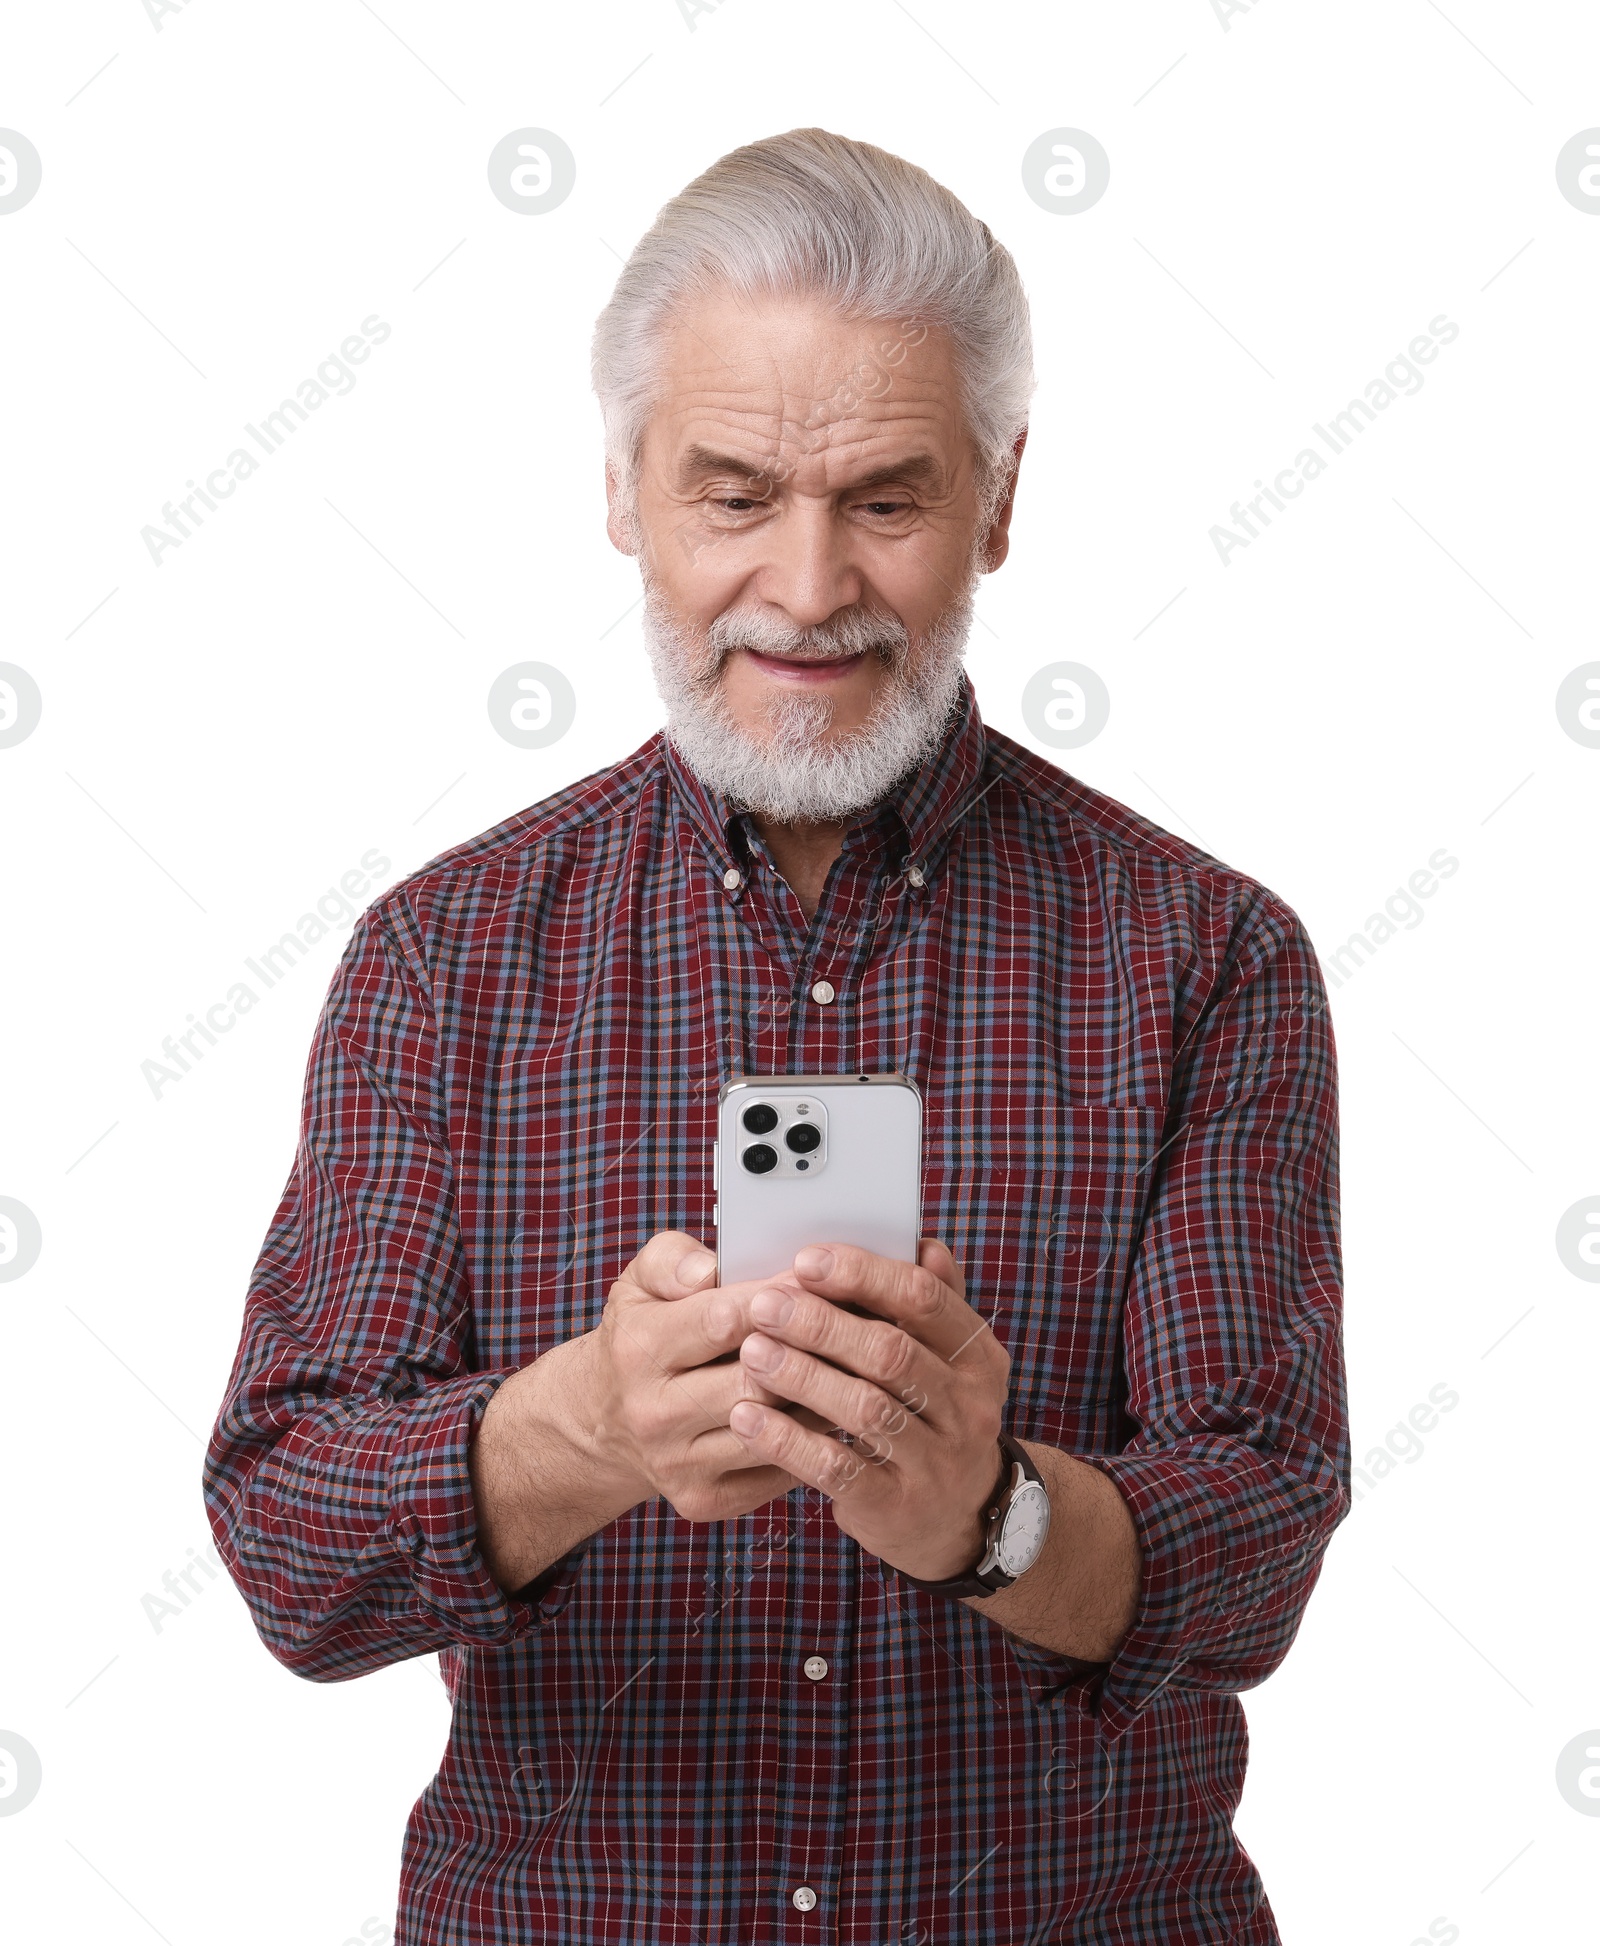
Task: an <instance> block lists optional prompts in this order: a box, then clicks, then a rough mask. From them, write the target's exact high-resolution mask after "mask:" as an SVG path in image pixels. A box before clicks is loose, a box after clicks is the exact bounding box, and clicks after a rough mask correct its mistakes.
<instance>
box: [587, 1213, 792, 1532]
mask: <svg viewBox="0 0 1600 1946" xmlns="http://www.w3.org/2000/svg"><path fill="white" fill-rule="evenodd" d="M716 1269H717V1264H716V1258H715V1257H713V1256H712V1254H711V1252H710V1251H709V1250H707V1249H706V1248H705V1246H704V1245H703V1244H701V1243H697V1242H696V1241H695V1239H694V1238H693V1237H691V1236H688V1235H686V1234H685V1233H684V1232H683V1231H682V1230H663V1231H661V1232H660V1233H659V1234H657V1235H656V1236H653V1237H652V1238H651V1239H650V1241H649V1242H648V1243H647V1244H646V1245H645V1246H644V1248H643V1249H642V1250H641V1251H640V1252H639V1254H638V1256H637V1257H635V1258H634V1260H633V1262H632V1263H630V1264H629V1265H628V1267H627V1269H626V1270H624V1271H623V1273H622V1275H621V1276H620V1277H619V1278H618V1279H617V1281H616V1282H615V1283H614V1284H613V1285H612V1287H611V1293H610V1296H609V1297H608V1298H607V1300H606V1308H605V1312H604V1315H603V1316H602V1317H601V1320H600V1323H599V1324H598V1326H597V1327H596V1328H595V1329H594V1330H593V1331H592V1332H590V1333H589V1334H588V1337H587V1338H586V1339H585V1340H584V1341H582V1342H584V1343H585V1345H586V1346H587V1348H588V1354H589V1356H588V1370H589V1377H590V1390H589V1394H588V1410H589V1414H590V1420H591V1431H592V1439H593V1443H594V1447H595V1450H596V1453H597V1456H598V1457H599V1458H600V1460H601V1463H602V1465H603V1466H604V1467H605V1468H606V1470H607V1471H608V1472H611V1473H613V1474H614V1475H615V1476H616V1477H617V1478H618V1480H619V1481H620V1482H621V1483H623V1484H624V1485H626V1486H627V1487H629V1488H630V1489H631V1490H632V1491H633V1493H634V1499H633V1501H632V1502H630V1504H637V1502H638V1501H640V1500H648V1499H650V1498H652V1497H653V1496H655V1495H657V1494H659V1495H660V1496H661V1498H662V1499H664V1500H667V1501H669V1502H670V1503H671V1504H672V1506H673V1507H674V1508H675V1509H676V1511H677V1512H678V1513H680V1514H681V1515H682V1516H683V1517H684V1519H685V1520H734V1519H736V1518H737V1517H738V1516H739V1515H740V1514H747V1513H749V1512H750V1511H751V1510H752V1509H753V1508H756V1507H760V1506H764V1505H765V1504H766V1502H767V1501H769V1500H772V1499H775V1498H776V1497H777V1496H778V1495H780V1494H784V1493H788V1492H790V1491H791V1490H792V1489H793V1488H795V1487H797V1486H799V1485H800V1484H801V1482H800V1481H799V1480H797V1479H795V1478H794V1477H793V1476H792V1475H791V1474H789V1473H786V1472H784V1471H783V1470H782V1468H781V1467H778V1466H775V1465H769V1464H767V1463H765V1462H764V1461H763V1460H761V1459H759V1458H755V1457H752V1455H751V1453H750V1450H749V1447H748V1445H747V1443H746V1442H745V1441H744V1440H742V1439H740V1438H739V1437H738V1436H737V1435H736V1434H735V1433H733V1432H731V1431H730V1430H729V1428H728V1415H729V1413H730V1412H731V1411H732V1409H733V1407H734V1405H735V1404H736V1402H737V1401H738V1400H740V1399H743V1398H749V1397H751V1395H752V1394H751V1386H750V1381H749V1378H748V1375H747V1374H746V1373H745V1372H744V1371H743V1370H742V1369H741V1367H740V1365H739V1363H738V1360H737V1358H736V1357H735V1356H734V1354H735V1353H737V1351H738V1348H739V1345H740V1342H741V1341H742V1340H743V1339H744V1338H745V1336H746V1334H747V1333H748V1332H749V1331H750V1330H751V1328H752V1324H753V1319H752V1317H751V1314H750V1305H751V1301H752V1299H753V1298H754V1296H755V1293H756V1292H757V1291H758V1290H767V1289H770V1288H782V1289H784V1290H788V1291H795V1292H798V1290H799V1288H800V1286H799V1284H798V1282H797V1280H796V1279H795V1278H794V1277H793V1276H792V1275H791V1274H788V1273H785V1274H783V1275H782V1276H780V1277H778V1278H776V1279H774V1278H761V1279H756V1280H754V1281H751V1282H748V1283H743V1284H728V1285H723V1286H717V1285H714V1284H713V1282H712V1279H713V1278H714V1277H715V1276H716ZM755 1396H757V1397H759V1398H761V1399H763V1400H770V1401H772V1402H773V1403H774V1404H778V1405H781V1403H782V1401H781V1400H780V1399H778V1398H776V1397H775V1395H774V1394H772V1393H770V1392H767V1391H765V1390H762V1391H760V1392H758V1393H757V1394H756V1395H755Z"/></svg>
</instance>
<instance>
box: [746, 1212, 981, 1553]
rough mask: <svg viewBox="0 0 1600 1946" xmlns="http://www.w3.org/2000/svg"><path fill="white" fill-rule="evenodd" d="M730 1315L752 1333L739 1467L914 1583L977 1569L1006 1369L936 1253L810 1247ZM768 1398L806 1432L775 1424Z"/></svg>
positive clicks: (785, 1420)
mask: <svg viewBox="0 0 1600 1946" xmlns="http://www.w3.org/2000/svg"><path fill="white" fill-rule="evenodd" d="M844 1304H858V1305H861V1306H863V1307H864V1308H865V1309H867V1310H868V1311H871V1312H872V1313H874V1314H875V1315H874V1316H873V1317H871V1318H863V1317H857V1316H855V1315H853V1314H852V1313H851V1312H849V1311H847V1310H844V1309H842V1308H841V1306H842V1305H844ZM740 1308H741V1309H743V1310H747V1311H748V1315H749V1317H750V1319H751V1321H752V1323H753V1324H754V1326H755V1327H756V1328H755V1330H754V1331H753V1333H752V1335H750V1336H749V1337H747V1338H746V1339H745V1340H744V1344H743V1347H742V1349H741V1352H740V1362H741V1364H742V1366H743V1368H744V1372H745V1375H746V1379H747V1390H746V1394H745V1398H744V1400H743V1401H741V1403H739V1404H737V1405H735V1406H733V1407H732V1409H731V1411H730V1414H729V1425H730V1430H731V1435H732V1436H733V1437H734V1438H735V1439H737V1440H739V1441H740V1442H742V1444H743V1445H744V1447H745V1449H746V1453H747V1455H748V1463H749V1464H752V1465H757V1464H760V1465H764V1466H766V1467H769V1468H773V1469H776V1470H778V1471H780V1472H781V1473H783V1474H785V1475H788V1476H791V1477H792V1478H794V1479H796V1480H803V1481H805V1482H806V1483H807V1484H808V1485H810V1486H814V1487H817V1488H819V1489H820V1490H821V1491H822V1492H823V1493H825V1494H827V1495H828V1496H829V1498H830V1499H831V1500H832V1502H833V1516H834V1519H835V1520H836V1521H837V1522H838V1524H839V1526H840V1528H841V1529H842V1530H843V1531H844V1532H845V1533H846V1534H848V1535H850V1536H851V1538H852V1539H853V1540H856V1541H858V1542H859V1543H860V1544H861V1546H862V1547H864V1548H866V1549H867V1551H868V1552H869V1553H872V1554H876V1555H877V1556H878V1557H879V1558H880V1559H881V1560H884V1561H887V1562H888V1563H889V1565H890V1566H891V1567H895V1568H899V1569H901V1570H903V1571H904V1572H905V1573H906V1574H910V1575H914V1576H916V1577H917V1578H918V1579H919V1580H944V1579H946V1578H948V1577H950V1576H953V1575H959V1574H964V1573H966V1571H967V1570H968V1569H969V1568H972V1567H975V1566H976V1565H977V1562H978V1558H979V1556H980V1554H981V1553H982V1549H983V1541H984V1534H983V1522H982V1516H983V1513H984V1511H985V1509H986V1508H987V1507H988V1506H989V1505H990V1504H991V1503H992V1501H993V1498H994V1494H995V1488H996V1485H997V1483H998V1482H999V1480H1000V1476H1001V1472H1002V1456H1001V1452H1000V1446H999V1434H1000V1429H1001V1423H1002V1416H1003V1413H1004V1409H1005V1401H1006V1389H1007V1383H1008V1379H1009V1376H1010V1371H1011V1358H1010V1354H1009V1353H1008V1352H1007V1351H1006V1349H1005V1347H1004V1346H1003V1345H1002V1344H1001V1343H1000V1341H999V1340H998V1339H997V1338H996V1337H995V1335H994V1333H993V1332H992V1331H991V1330H990V1329H989V1327H988V1325H987V1324H986V1323H985V1322H984V1320H983V1319H982V1318H981V1317H979V1315H978V1313H977V1312H976V1311H974V1310H973V1309H972V1307H971V1305H969V1304H968V1303H967V1301H966V1296H965V1287H964V1284H963V1281H962V1277H961V1273H960V1271H959V1269H958V1268H957V1267H956V1262H955V1259H954V1258H953V1257H952V1256H951V1254H950V1252H949V1251H948V1250H947V1249H946V1248H945V1247H944V1245H943V1244H942V1243H936V1242H934V1241H933V1240H932V1239H931V1238H924V1239H923V1242H922V1245H921V1252H920V1262H918V1263H916V1264H903V1263H896V1262H894V1261H893V1260H892V1259H890V1258H887V1257H879V1256H875V1255H873V1254H872V1252H871V1251H867V1250H858V1249H853V1248H850V1247H848V1246H846V1245H843V1244H829V1245H825V1246H823V1245H813V1246H810V1247H808V1248H807V1249H804V1250H802V1251H801V1252H800V1253H799V1255H798V1256H797V1257H796V1258H795V1260H794V1272H793V1275H792V1277H789V1278H784V1279H776V1278H774V1279H768V1280H764V1281H763V1282H762V1283H761V1284H760V1285H759V1286H758V1287H757V1288H756V1290H755V1292H754V1294H753V1296H752V1297H751V1298H750V1299H749V1300H748V1301H747V1302H746V1303H744V1304H741V1307H740ZM771 1393H775V1394H777V1395H778V1397H779V1399H782V1400H792V1401H794V1402H795V1403H796V1404H797V1405H800V1406H803V1407H806V1408H808V1409H809V1413H810V1414H814V1415H817V1417H816V1419H814V1420H812V1419H809V1418H808V1421H806V1422H801V1421H799V1420H797V1419H796V1418H794V1417H792V1416H791V1415H790V1414H788V1413H786V1412H784V1411H781V1410H777V1409H775V1408H774V1406H773V1405H771V1404H769V1403H766V1402H765V1397H764V1395H766V1394H771ZM819 1423H820V1424H823V1425H828V1426H833V1427H837V1428H840V1429H841V1430H843V1431H844V1432H846V1433H848V1434H850V1435H851V1440H852V1443H851V1444H850V1445H844V1444H842V1443H841V1442H840V1441H839V1440H838V1439H837V1438H836V1437H832V1436H830V1435H829V1434H828V1433H826V1432H823V1431H819V1430H816V1429H815V1428H816V1426H817V1425H818V1424H819Z"/></svg>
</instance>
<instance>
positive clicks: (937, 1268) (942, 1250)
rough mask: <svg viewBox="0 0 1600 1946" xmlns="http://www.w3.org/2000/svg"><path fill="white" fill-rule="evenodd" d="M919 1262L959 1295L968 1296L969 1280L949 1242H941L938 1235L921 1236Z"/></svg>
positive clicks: (918, 1253) (918, 1242)
mask: <svg viewBox="0 0 1600 1946" xmlns="http://www.w3.org/2000/svg"><path fill="white" fill-rule="evenodd" d="M917 1262H918V1263H919V1264H921V1266H922V1268H923V1269H924V1270H931V1271H932V1272H933V1274H934V1276H935V1277H937V1278H938V1280H939V1282H940V1283H941V1284H948V1285H949V1286H950V1288H951V1290H953V1291H954V1292H955V1294H956V1296H957V1297H965V1296H966V1294H967V1280H966V1278H965V1277H963V1276H962V1274H961V1266H960V1264H958V1263H957V1262H956V1260H955V1256H954V1253H953V1252H952V1251H951V1249H950V1247H949V1245H948V1244H944V1243H941V1242H940V1241H939V1239H938V1238H937V1237H919V1238H918V1239H917Z"/></svg>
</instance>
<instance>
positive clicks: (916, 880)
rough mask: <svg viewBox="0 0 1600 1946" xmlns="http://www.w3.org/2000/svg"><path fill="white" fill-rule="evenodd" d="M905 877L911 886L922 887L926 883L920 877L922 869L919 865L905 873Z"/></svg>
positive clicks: (921, 876)
mask: <svg viewBox="0 0 1600 1946" xmlns="http://www.w3.org/2000/svg"><path fill="white" fill-rule="evenodd" d="M906 877H907V878H908V879H910V881H911V883H912V884H913V885H915V886H918V887H921V886H924V885H926V884H927V882H928V881H927V880H926V879H925V878H924V877H923V875H922V867H921V866H920V865H913V866H912V867H911V868H910V870H909V871H908V872H907V873H906Z"/></svg>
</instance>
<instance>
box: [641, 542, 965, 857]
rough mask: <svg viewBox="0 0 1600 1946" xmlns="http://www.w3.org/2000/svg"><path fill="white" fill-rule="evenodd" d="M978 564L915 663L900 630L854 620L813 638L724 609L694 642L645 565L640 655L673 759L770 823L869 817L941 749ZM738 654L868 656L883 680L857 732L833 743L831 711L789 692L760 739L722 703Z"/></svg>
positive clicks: (846, 616)
mask: <svg viewBox="0 0 1600 1946" xmlns="http://www.w3.org/2000/svg"><path fill="white" fill-rule="evenodd" d="M981 553H982V548H981V544H979V543H975V544H974V547H973V551H972V554H971V556H970V558H969V561H968V566H967V578H966V585H965V586H964V587H963V588H962V589H961V591H960V592H959V593H958V594H957V596H956V597H955V598H954V599H953V600H952V601H951V603H950V605H949V606H948V607H947V608H946V609H945V610H944V611H943V613H942V614H941V615H940V616H939V617H938V619H937V620H936V621H935V622H934V624H933V626H932V627H931V628H930V629H929V630H928V632H927V634H926V636H925V637H924V638H923V641H922V643H921V646H920V648H919V649H918V650H917V651H916V652H915V654H913V651H912V648H911V638H910V635H909V632H908V631H907V629H906V627H905V624H904V623H903V622H901V621H900V620H899V619H898V618H897V617H895V616H893V615H890V614H873V613H871V612H869V611H865V610H863V609H860V608H852V609H848V610H846V611H845V612H844V613H843V614H841V615H836V616H832V617H830V619H829V620H828V621H826V622H822V623H820V624H818V625H817V626H816V627H815V628H794V627H791V626H790V625H789V624H787V623H785V622H783V621H780V620H779V619H777V618H776V617H775V616H771V615H766V614H761V613H757V612H753V611H752V612H750V613H747V614H741V612H740V611H739V609H737V608H730V609H728V610H726V611H725V612H724V613H723V614H721V615H719V616H717V618H716V620H715V621H713V622H712V623H711V625H710V627H709V628H708V629H707V630H706V632H705V638H704V641H703V642H701V641H699V640H697V639H696V637H695V635H694V633H693V632H692V631H691V630H689V629H687V628H685V627H684V626H683V625H682V624H681V623H680V622H679V621H678V620H677V618H676V617H675V616H674V615H673V614H672V612H671V610H670V609H669V608H668V606H667V603H666V601H665V598H664V597H663V595H662V593H661V589H660V586H659V584H658V583H657V582H656V581H655V580H654V579H653V577H652V576H651V574H650V571H649V566H648V563H647V562H646V561H645V560H644V559H643V557H641V560H640V572H641V578H642V579H643V582H644V590H645V597H644V638H645V645H646V647H647V648H648V650H649V652H650V663H651V667H652V669H653V671H654V673H655V680H656V688H657V690H658V691H659V692H660V695H661V700H662V701H663V702H664V703H665V704H666V706H667V735H668V737H669V738H670V739H671V741H672V743H673V746H674V748H675V749H676V750H677V752H678V754H679V755H680V756H681V757H682V759H683V761H684V762H685V763H686V764H687V765H688V766H689V768H690V770H692V771H693V772H694V774H695V776H696V777H698V778H699V779H700V781H701V783H703V784H704V785H706V786H707V787H708V789H711V790H717V791H721V792H722V793H723V795H724V796H725V797H727V798H728V800H729V801H730V802H731V803H732V804H734V805H736V806H737V807H738V808H739V809H741V810H745V811H752V812H754V813H755V814H756V815H757V816H760V817H765V818H771V819H773V820H775V821H776V822H778V823H782V824H792V823H795V822H798V821H800V820H815V821H817V822H819V823H831V822H835V821H843V820H845V819H847V818H851V817H854V816H856V815H857V814H858V813H860V812H862V811H865V810H866V809H867V808H868V807H869V806H871V805H873V804H875V803H877V801H878V800H879V799H880V798H881V797H884V796H885V795H887V793H888V792H889V791H890V790H892V789H893V788H894V786H895V785H896V784H898V783H899V782H900V781H901V779H902V778H904V777H906V776H907V775H908V774H909V773H910V772H911V771H913V770H915V769H917V768H918V767H919V766H920V765H922V764H924V763H926V762H927V761H928V759H929V758H930V757H931V756H932V755H933V754H934V752H935V751H936V750H937V749H938V747H939V743H940V741H941V739H942V737H943V735H944V731H945V726H946V725H947V724H948V722H949V720H950V715H951V712H952V710H953V709H954V708H955V706H956V703H957V700H958V699H959V696H960V693H961V667H962V654H963V651H964V649H965V647H966V641H967V636H968V633H969V632H970V630H971V627H972V596H973V590H974V589H975V588H976V586H977V582H978V561H979V559H980V556H981ZM735 647H749V648H754V649H757V650H759V651H760V652H761V653H762V654H764V655H784V654H795V653H797V652H799V651H801V650H804V651H805V652H806V653H807V654H808V655H811V656H815V655H816V654H817V653H818V652H819V651H824V652H826V651H831V652H832V653H833V654H835V655H838V656H848V655H856V654H859V653H860V652H862V651H863V650H864V651H866V652H867V653H868V654H876V655H877V656H878V657H879V658H880V660H881V661H882V662H883V664H884V666H885V678H884V682H883V686H882V688H881V689H880V691H879V693H878V696H877V699H876V701H875V702H874V703H873V706H872V711H871V714H870V715H869V716H868V718H867V721H866V722H865V723H864V724H862V725H861V727H860V728H859V729H855V730H847V731H843V732H840V733H838V734H836V735H835V734H830V728H831V725H832V721H833V701H832V699H831V698H830V697H828V696H821V695H818V696H807V695H804V694H796V693H793V692H790V693H788V694H784V695H775V696H773V697H772V698H771V700H770V701H769V702H768V703H767V705H766V707H765V710H764V712H763V717H764V720H763V724H762V728H761V730H759V731H754V732H752V731H751V730H748V729H746V728H744V727H743V726H742V725H741V724H739V723H738V722H737V721H735V719H734V716H733V713H732V711H731V710H730V709H729V707H728V702H727V698H726V697H725V696H724V694H723V692H722V686H721V670H722V664H723V662H724V660H725V658H726V656H727V654H728V652H729V650H730V649H733V648H735Z"/></svg>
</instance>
